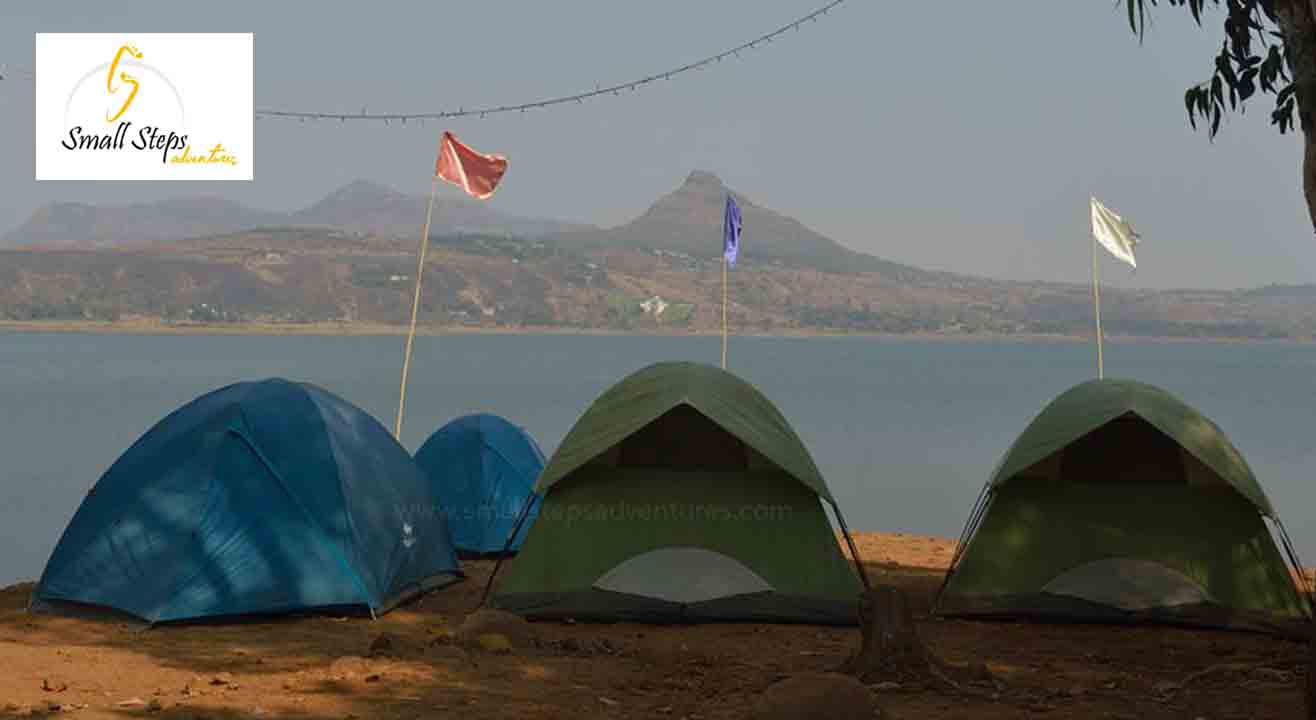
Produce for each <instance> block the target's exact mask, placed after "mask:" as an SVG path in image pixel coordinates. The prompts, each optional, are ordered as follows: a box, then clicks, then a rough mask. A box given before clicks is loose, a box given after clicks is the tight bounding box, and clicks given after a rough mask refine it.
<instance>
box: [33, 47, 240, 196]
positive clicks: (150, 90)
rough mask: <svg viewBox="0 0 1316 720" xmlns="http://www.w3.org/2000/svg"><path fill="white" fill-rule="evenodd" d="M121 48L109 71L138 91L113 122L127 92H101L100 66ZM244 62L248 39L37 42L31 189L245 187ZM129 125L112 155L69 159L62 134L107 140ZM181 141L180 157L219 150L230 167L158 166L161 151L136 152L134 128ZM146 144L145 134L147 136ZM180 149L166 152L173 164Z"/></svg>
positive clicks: (84, 152)
mask: <svg viewBox="0 0 1316 720" xmlns="http://www.w3.org/2000/svg"><path fill="white" fill-rule="evenodd" d="M125 44H130V45H133V46H134V47H136V48H137V49H138V50H139V51H140V52H141V53H142V57H141V59H136V58H134V57H133V56H132V55H130V54H127V53H125V54H124V55H123V56H122V58H121V59H120V61H119V68H118V71H119V72H127V73H129V74H130V75H132V76H134V77H135V78H136V79H137V81H138V83H139V84H140V89H139V90H138V92H137V96H136V98H135V99H134V100H133V102H132V104H131V105H130V106H129V107H128V110H127V111H126V112H125V113H124V114H123V116H122V117H120V118H119V119H118V120H117V121H115V122H113V123H107V122H106V121H105V119H106V117H107V112H108V114H109V115H113V114H114V113H117V112H118V111H119V108H120V107H121V106H122V105H123V102H124V100H126V99H127V96H128V93H129V92H130V91H131V87H130V86H126V85H124V84H123V83H120V82H119V81H118V80H117V78H116V82H115V85H116V86H119V90H118V92H117V93H115V94H113V95H111V94H110V93H109V92H108V91H107V90H106V87H105V81H106V77H107V76H108V73H109V68H110V63H111V62H113V61H114V57H115V54H116V53H117V52H118V51H119V48H120V47H122V46H123V45H125ZM253 56H254V39H253V36H252V34H251V33H37V34H36V138H35V140H36V179H37V180H251V179H252V177H253V172H254V169H255V158H254V149H255V147H254V142H253V135H254V133H253V120H254V115H253V112H254V105H253V91H252V87H253V82H252V80H253ZM125 121H126V122H131V123H132V125H131V126H130V127H129V129H128V133H127V135H126V138H125V141H126V146H125V147H124V149H122V150H93V149H78V150H69V149H67V148H66V147H65V146H64V145H63V144H61V143H66V144H69V143H71V142H72V141H71V140H70V138H69V130H70V129H71V128H74V127H77V126H81V127H82V132H83V134H92V135H106V134H111V135H112V134H114V133H115V132H116V131H117V130H118V128H119V124H120V123H121V122H125ZM148 127H150V128H157V129H158V131H159V132H160V133H161V134H163V135H164V136H166V137H167V136H168V135H169V133H171V132H172V133H175V134H177V135H187V141H188V144H189V145H190V146H191V149H190V151H189V155H191V156H208V155H209V154H210V151H211V148H213V147H214V146H215V145H216V144H222V145H223V147H224V149H225V151H226V152H227V154H229V155H232V156H233V157H235V158H237V164H236V165H228V164H224V163H213V164H191V163H188V164H179V163H171V162H161V160H162V158H164V157H165V155H164V150H163V149H155V150H150V149H147V150H138V149H137V148H135V147H133V146H132V143H133V142H134V141H138V142H140V140H141V137H140V132H141V131H142V130H143V129H144V128H148ZM148 138H149V133H148ZM180 152H181V150H177V149H175V150H171V151H170V152H169V153H168V156H169V157H173V156H174V155H177V154H179V153H180Z"/></svg>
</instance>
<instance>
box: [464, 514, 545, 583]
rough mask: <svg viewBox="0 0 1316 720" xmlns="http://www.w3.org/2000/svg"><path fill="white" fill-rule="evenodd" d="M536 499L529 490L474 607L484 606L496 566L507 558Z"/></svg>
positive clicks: (496, 569)
mask: <svg viewBox="0 0 1316 720" xmlns="http://www.w3.org/2000/svg"><path fill="white" fill-rule="evenodd" d="M537 500H539V496H538V495H536V494H535V493H533V492H531V493H530V499H529V500H527V501H526V504H525V505H524V506H523V507H522V508H521V517H519V518H517V519H516V525H514V526H512V532H511V533H510V534H508V536H507V542H505V543H503V551H502V552H501V553H499V554H498V559H497V560H496V561H494V566H493V571H492V572H490V573H489V581H488V582H486V583H485V584H484V592H483V593H482V594H481V595H480V604H479V605H477V606H476V609H479V608H482V607H484V604H485V603H487V602H489V592H490V591H492V590H493V584H494V579H496V578H497V577H498V568H501V567H502V566H503V560H505V559H506V558H507V553H508V551H510V550H511V549H512V543H513V542H515V540H516V535H517V533H519V532H521V526H522V525H523V524H525V519H526V518H527V517H529V516H530V508H532V507H534V504H535V502H536V501H537Z"/></svg>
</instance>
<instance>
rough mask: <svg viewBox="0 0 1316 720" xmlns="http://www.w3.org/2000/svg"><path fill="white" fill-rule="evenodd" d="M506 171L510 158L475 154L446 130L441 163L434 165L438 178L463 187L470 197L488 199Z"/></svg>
mask: <svg viewBox="0 0 1316 720" xmlns="http://www.w3.org/2000/svg"><path fill="white" fill-rule="evenodd" d="M505 172H507V158H505V157H503V156H502V155H485V154H484V153H478V152H475V151H474V150H472V149H470V148H469V147H467V146H465V145H463V144H461V142H460V141H459V140H457V138H456V137H454V136H453V134H452V133H450V132H448V131H446V130H445V131H443V137H442V138H440V140H439V161H438V162H437V163H435V165H434V174H435V175H436V176H438V177H441V178H443V179H444V180H447V181H448V182H450V183H452V184H453V185H457V186H459V187H461V189H462V190H465V191H466V194H468V195H470V196H471V197H474V198H479V199H480V200H488V199H489V196H490V195H493V193H494V188H497V187H498V181H499V180H502V179H503V173H505Z"/></svg>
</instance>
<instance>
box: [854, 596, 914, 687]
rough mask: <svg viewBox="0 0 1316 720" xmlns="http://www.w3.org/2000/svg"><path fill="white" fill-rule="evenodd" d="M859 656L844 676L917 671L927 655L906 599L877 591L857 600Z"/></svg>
mask: <svg viewBox="0 0 1316 720" xmlns="http://www.w3.org/2000/svg"><path fill="white" fill-rule="evenodd" d="M859 631H860V633H862V636H863V640H862V643H861V644H860V646H859V652H858V653H856V654H855V655H854V656H853V657H851V658H850V660H849V662H848V663H846V666H845V668H844V669H845V672H846V673H848V674H850V675H855V676H857V677H859V678H860V679H868V678H870V677H883V678H889V677H894V676H898V675H905V674H908V673H909V672H910V670H912V669H915V668H918V667H921V666H922V665H923V663H924V662H926V659H927V657H928V655H929V653H928V651H927V648H925V647H924V646H923V642H922V640H920V639H919V636H918V627H917V626H915V625H914V613H913V612H911V611H910V609H909V599H908V598H906V597H905V594H904V593H902V592H900V591H899V590H897V589H895V588H892V587H878V588H873V589H871V590H868V591H866V592H864V593H863V594H862V595H860V596H859Z"/></svg>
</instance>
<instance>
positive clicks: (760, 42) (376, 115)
mask: <svg viewBox="0 0 1316 720" xmlns="http://www.w3.org/2000/svg"><path fill="white" fill-rule="evenodd" d="M845 1H846V0H831V2H828V3H827V4H826V5H823V6H822V7H820V8H818V9H816V10H814V11H813V12H811V13H809V14H808V15H805V16H804V17H801V18H798V19H796V20H794V21H792V22H790V23H787V24H786V25H783V26H781V27H779V28H777V29H776V30H773V31H772V32H769V33H766V34H764V35H760V36H758V37H756V38H754V39H753V40H750V41H748V42H744V43H741V44H740V45H737V46H735V47H733V48H730V49H727V50H723V51H721V52H719V53H716V54H713V55H709V56H707V57H705V58H702V59H699V60H696V61H694V62H691V63H686V64H685V65H681V66H679V67H674V68H671V69H670V70H664V71H662V72H656V73H653V74H651V75H646V76H644V77H642V78H639V79H636V80H630V81H627V82H623V83H617V84H615V85H609V86H607V87H595V88H594V89H593V90H587V91H584V92H578V93H573V94H570V95H560V96H557V97H550V98H545V99H541V100H534V101H531V102H521V103H512V104H507V105H490V106H486V107H475V108H465V107H461V106H458V108H457V109H456V110H438V111H434V112H414V113H401V112H373V111H368V110H366V109H365V108H362V109H361V111H360V112H325V111H309V110H289V109H285V108H277V107H258V108H256V111H255V114H256V118H257V119H262V118H269V119H274V120H297V121H301V122H306V121H307V120H310V121H322V120H333V121H338V122H343V123H345V122H348V121H354V122H356V121H368V122H383V123H384V124H386V125H387V124H389V123H390V122H398V123H402V124H406V123H407V122H408V121H412V122H420V123H423V122H424V121H426V120H446V119H453V118H469V117H481V118H484V117H488V116H489V115H498V114H503V113H514V112H521V113H523V112H526V111H528V110H537V109H540V108H547V107H553V106H555V105H566V104H569V103H584V102H585V101H586V100H592V99H595V98H601V97H606V96H609V95H612V96H616V95H621V94H622V93H624V92H633V91H636V90H639V89H640V88H642V87H644V86H646V85H650V84H652V83H656V82H658V81H660V80H670V79H672V78H674V77H676V76H678V75H683V74H685V73H688V72H693V71H695V70H702V69H704V68H706V67H708V66H710V65H716V64H717V63H720V62H722V61H723V60H727V59H729V58H730V59H734V58H739V57H740V56H741V54H742V53H747V52H749V51H752V50H758V49H759V48H761V47H762V46H764V45H767V44H769V43H772V42H773V41H774V40H777V39H778V38H780V37H782V36H783V35H785V34H786V33H789V32H791V31H793V30H799V29H800V28H801V27H803V26H804V25H805V24H807V23H810V22H815V21H817V20H818V19H819V18H821V17H823V16H824V15H826V14H827V13H829V12H831V11H832V10H834V9H836V7H837V6H839V5H841V4H842V3H844V2H845ZM35 77H36V74H35V73H34V72H33V71H32V70H31V69H29V68H26V67H21V66H14V65H2V64H0V81H4V80H10V81H12V80H32V79H34V78H35Z"/></svg>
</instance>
